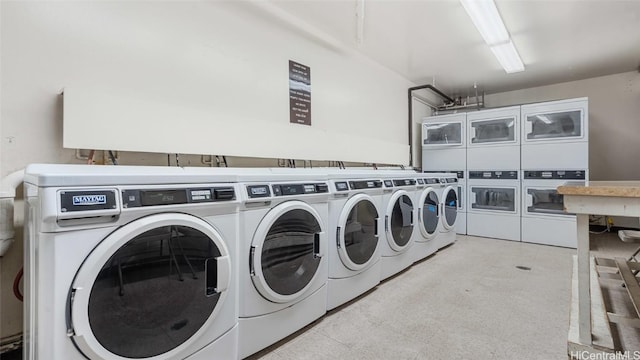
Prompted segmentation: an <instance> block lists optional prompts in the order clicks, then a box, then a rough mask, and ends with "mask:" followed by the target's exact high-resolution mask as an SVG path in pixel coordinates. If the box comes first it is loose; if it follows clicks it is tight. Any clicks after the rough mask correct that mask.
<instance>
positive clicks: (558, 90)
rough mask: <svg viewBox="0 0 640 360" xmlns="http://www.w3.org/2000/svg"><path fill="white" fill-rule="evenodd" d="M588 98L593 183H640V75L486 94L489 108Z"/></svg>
mask: <svg viewBox="0 0 640 360" xmlns="http://www.w3.org/2000/svg"><path fill="white" fill-rule="evenodd" d="M583 96H586V97H588V98H589V171H590V179H591V180H640V160H639V159H638V158H639V157H640V74H639V73H638V72H635V71H633V72H627V73H621V74H615V75H608V76H602V77H597V78H591V79H586V80H580V81H572V82H567V83H561V84H555V85H549V86H541V87H535V88H530V89H524V90H516V91H509V92H504V93H498V94H492V95H487V96H486V97H485V102H486V106H487V107H500V106H507V105H515V104H525V103H533V102H541V101H549V100H560V99H569V98H576V97H583Z"/></svg>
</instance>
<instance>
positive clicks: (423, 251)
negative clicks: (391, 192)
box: [412, 173, 442, 261]
mask: <svg viewBox="0 0 640 360" xmlns="http://www.w3.org/2000/svg"><path fill="white" fill-rule="evenodd" d="M441 176H442V174H439V173H437V174H418V177H417V178H416V190H415V201H416V207H417V213H418V226H417V231H416V237H415V241H416V245H417V246H416V247H415V249H414V250H413V251H412V252H413V259H414V261H420V260H422V259H424V258H426V257H428V256H429V255H432V254H434V253H435V252H436V251H438V249H439V243H438V236H439V235H440V227H441V226H442V224H441V221H440V216H441V214H440V200H441V198H442V189H441V188H440V178H441Z"/></svg>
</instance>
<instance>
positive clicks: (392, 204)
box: [384, 190, 414, 251]
mask: <svg viewBox="0 0 640 360" xmlns="http://www.w3.org/2000/svg"><path fill="white" fill-rule="evenodd" d="M413 211H414V207H413V202H412V201H411V197H410V196H409V193H407V192H406V191H405V190H400V191H396V192H395V193H393V195H391V198H390V199H389V205H388V206H387V214H386V216H385V221H384V228H385V232H386V233H387V242H388V243H389V246H390V247H391V248H392V249H393V250H395V251H402V250H403V249H405V248H406V247H407V245H409V241H410V240H411V235H412V234H413Z"/></svg>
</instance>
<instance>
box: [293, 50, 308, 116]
mask: <svg viewBox="0 0 640 360" xmlns="http://www.w3.org/2000/svg"><path fill="white" fill-rule="evenodd" d="M289 121H290V122H292V123H294V124H302V125H311V68H310V67H308V66H306V65H302V64H299V63H297V62H295V61H291V60H289Z"/></svg>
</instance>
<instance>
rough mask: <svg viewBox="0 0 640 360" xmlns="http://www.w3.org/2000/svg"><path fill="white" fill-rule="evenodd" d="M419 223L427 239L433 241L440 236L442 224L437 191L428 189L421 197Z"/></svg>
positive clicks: (423, 235)
mask: <svg viewBox="0 0 640 360" xmlns="http://www.w3.org/2000/svg"><path fill="white" fill-rule="evenodd" d="M419 206H420V207H419V208H418V222H419V223H420V232H421V233H422V237H424V238H425V239H432V238H434V237H435V236H436V235H437V234H438V223H439V222H440V210H439V209H440V199H439V198H438V194H437V193H436V191H435V189H433V188H431V187H428V188H426V189H424V191H423V192H422V194H421V195H420V202H419Z"/></svg>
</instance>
